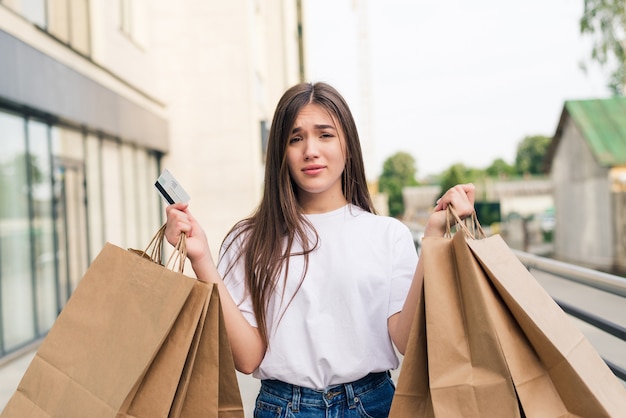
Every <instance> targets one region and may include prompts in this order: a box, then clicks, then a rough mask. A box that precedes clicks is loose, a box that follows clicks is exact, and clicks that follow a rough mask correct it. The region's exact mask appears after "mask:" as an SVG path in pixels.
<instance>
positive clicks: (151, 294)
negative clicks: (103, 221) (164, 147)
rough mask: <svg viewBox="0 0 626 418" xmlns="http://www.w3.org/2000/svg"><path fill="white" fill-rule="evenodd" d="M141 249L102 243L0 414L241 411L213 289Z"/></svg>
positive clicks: (138, 414)
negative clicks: (169, 266)
mask: <svg viewBox="0 0 626 418" xmlns="http://www.w3.org/2000/svg"><path fill="white" fill-rule="evenodd" d="M157 234H162V230H160V231H159V233H157ZM161 239H162V237H161ZM157 246H158V245H157ZM153 254H154V253H153ZM143 255H144V257H142V256H139V255H137V254H136V251H128V250H124V249H121V248H119V247H116V246H114V245H112V244H109V243H107V244H106V245H105V247H104V248H103V250H102V251H101V252H100V254H99V255H98V257H96V259H95V260H94V262H93V263H92V264H91V266H90V267H89V269H88V270H87V272H86V273H85V275H84V277H83V279H82V280H81V282H80V283H79V285H78V286H77V288H76V290H75V291H74V293H73V295H72V297H71V298H70V300H69V301H68V303H67V304H66V306H65V307H64V309H63V311H62V312H61V314H60V315H59V317H58V318H57V320H56V322H55V323H54V325H53V326H52V328H51V330H50V332H49V334H48V335H47V336H46V338H45V339H44V341H43V343H42V345H41V347H40V348H39V350H38V351H37V353H36V355H35V357H34V358H33V360H32V362H31V364H30V365H29V367H28V368H27V370H26V372H25V374H24V376H23V378H22V380H21V382H20V384H19V385H18V388H17V390H16V392H15V393H14V395H13V396H12V397H11V399H10V400H9V402H8V403H7V405H6V407H5V409H4V411H3V412H2V414H1V416H2V417H3V418H4V417H6V418H13V417H15V418H18V417H19V418H21V417H35V418H39V417H42V418H44V417H46V418H47V417H63V418H72V417H76V418H79V417H80V418H84V417H129V418H130V417H137V418H139V417H151V418H152V417H168V416H170V417H178V416H203V417H205V416H206V417H235V416H236V417H243V408H242V405H241V399H240V397H239V388H238V385H237V381H236V375H235V370H234V365H233V361H232V355H231V354H230V348H229V346H228V342H227V340H226V337H225V330H224V328H223V319H222V318H221V316H220V307H219V298H218V294H217V289H215V288H214V287H213V286H209V285H206V284H204V283H200V282H198V281H196V280H195V279H192V278H189V277H186V276H184V275H183V274H182V273H180V272H175V271H172V270H170V269H168V268H166V267H164V266H163V265H161V264H160V263H155V262H154V261H153V260H152V259H151V258H154V257H150V256H148V257H145V254H143ZM182 258H183V261H184V256H183V257H182ZM158 259H159V260H156V261H160V254H159V255H158ZM181 266H182V263H181ZM181 268H182V267H181ZM214 342H215V344H214ZM199 373H201V376H200V377H199V376H198V374H199ZM205 379H206V381H205ZM200 382H201V383H202V384H201V385H200ZM222 391H226V392H228V393H229V394H230V398H228V397H224V396H220V393H221V392H222ZM198 394H200V395H201V396H199V395H198ZM224 398H226V400H227V401H228V402H227V404H226V405H222V404H221V402H220V401H221V400H222V399H224ZM185 410H194V411H202V412H201V413H199V414H185Z"/></svg>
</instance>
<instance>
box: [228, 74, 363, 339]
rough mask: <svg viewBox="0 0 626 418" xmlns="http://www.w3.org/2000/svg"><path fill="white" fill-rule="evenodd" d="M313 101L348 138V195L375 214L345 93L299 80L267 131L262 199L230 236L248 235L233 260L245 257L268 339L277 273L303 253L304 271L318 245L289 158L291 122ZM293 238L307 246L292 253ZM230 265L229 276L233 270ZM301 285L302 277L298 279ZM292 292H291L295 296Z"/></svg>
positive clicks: (257, 312) (345, 188)
mask: <svg viewBox="0 0 626 418" xmlns="http://www.w3.org/2000/svg"><path fill="white" fill-rule="evenodd" d="M309 103H315V104H318V105H320V106H322V107H323V108H324V109H325V110H326V111H328V112H329V114H330V115H331V116H332V117H333V118H334V119H335V121H336V122H338V123H339V126H338V129H341V130H342V131H343V134H344V138H345V141H346V164H345V168H344V171H343V175H342V189H343V194H344V196H345V198H346V200H347V201H348V202H349V203H351V204H353V205H356V206H358V207H360V208H362V209H363V210H365V211H367V212H371V213H375V210H374V207H373V205H372V201H371V198H370V195H369V191H368V188H367V182H366V179H365V169H364V164H363V155H362V152H361V145H360V141H359V135H358V132H357V128H356V124H355V122H354V118H353V117H352V112H351V111H350V108H349V107H348V105H347V103H346V102H345V100H344V99H343V97H342V96H341V95H340V94H339V92H337V90H335V89H334V88H333V87H331V86H330V85H328V84H325V83H315V84H311V83H301V84H297V85H295V86H293V87H291V88H290V89H288V90H287V91H286V92H285V93H284V94H283V96H282V97H281V99H280V100H279V102H278V105H277V107H276V111H275V113H274V119H273V121H272V126H271V128H270V132H269V139H268V145H267V157H266V163H265V184H264V191H263V198H262V200H261V203H260V204H259V207H258V208H257V209H256V211H255V212H254V213H253V214H252V215H251V216H250V217H248V218H246V219H243V220H242V221H240V222H238V223H237V224H236V225H235V226H234V227H233V228H232V230H231V231H230V233H229V234H228V236H230V235H231V234H234V238H233V239H232V240H230V242H231V243H233V242H235V241H236V240H237V238H238V237H239V236H241V235H242V234H243V237H244V238H245V239H244V240H243V245H242V246H241V247H240V250H239V253H238V254H237V255H236V257H234V258H233V260H235V261H233V264H234V263H235V262H237V260H239V259H240V257H244V269H245V276H246V277H245V283H246V289H247V291H248V292H250V295H251V297H252V304H253V309H254V314H255V316H256V319H257V323H258V327H259V331H260V333H261V336H262V338H263V339H264V341H265V343H266V344H267V343H268V339H269V338H268V335H267V318H266V315H265V313H266V309H267V306H268V303H269V300H270V297H271V295H272V293H273V292H274V290H275V289H276V287H277V282H278V278H279V277H278V276H279V274H280V272H281V269H282V268H283V267H284V269H285V274H284V277H285V279H286V277H287V271H288V269H289V257H290V256H292V255H303V256H304V257H305V258H304V266H305V267H304V273H303V276H302V280H304V276H305V275H306V270H307V266H308V254H309V253H310V252H311V251H313V250H314V249H315V247H316V245H317V240H314V242H311V240H310V239H309V238H308V235H307V231H313V232H315V231H314V229H313V227H312V225H311V224H310V223H309V222H308V221H307V220H306V218H305V217H303V216H302V209H301V207H300V205H299V203H298V198H297V187H296V186H295V184H294V182H293V180H292V179H291V176H290V175H289V168H288V166H287V162H286V157H285V154H286V149H287V143H288V140H289V137H290V135H291V131H292V129H293V125H294V123H295V121H296V118H297V117H298V114H299V112H300V110H301V109H302V108H303V107H304V106H306V105H307V104H309ZM294 242H298V243H300V244H301V245H302V248H303V251H302V252H301V253H300V252H299V253H297V254H295V253H292V246H293V243H294ZM231 268H232V265H231V266H228V268H227V270H226V274H225V277H224V278H226V276H227V275H228V272H229V271H230V270H231ZM300 284H302V282H300ZM292 297H293V296H292Z"/></svg>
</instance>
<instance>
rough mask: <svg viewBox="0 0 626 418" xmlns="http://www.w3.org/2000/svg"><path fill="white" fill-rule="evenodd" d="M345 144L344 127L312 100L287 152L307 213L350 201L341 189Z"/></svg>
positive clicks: (333, 207)
mask: <svg viewBox="0 0 626 418" xmlns="http://www.w3.org/2000/svg"><path fill="white" fill-rule="evenodd" d="M345 144H346V141H345V137H344V133H343V130H342V129H341V127H340V126H339V124H338V123H337V122H336V120H335V118H333V117H331V115H330V114H329V113H328V112H327V111H326V110H325V109H324V108H323V107H321V106H320V105H318V104H314V103H309V104H308V105H306V106H304V107H303V108H302V109H301V110H300V113H299V114H298V117H297V118H296V121H295V123H294V125H293V128H292V130H291V135H290V137H289V140H288V141H287V151H286V153H287V165H288V166H289V173H290V175H291V178H292V179H293V181H294V182H295V184H296V185H297V187H298V189H299V193H298V197H299V203H300V205H301V206H302V208H303V209H304V210H305V212H308V213H314V212H317V211H320V212H324V211H329V210H333V209H338V208H340V207H341V206H344V205H345V204H346V199H345V197H344V195H343V191H342V188H341V177H342V173H343V170H344V168H345V164H346V157H345V155H346V145H345Z"/></svg>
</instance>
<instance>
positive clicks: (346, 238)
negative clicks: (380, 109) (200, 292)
mask: <svg viewBox="0 0 626 418" xmlns="http://www.w3.org/2000/svg"><path fill="white" fill-rule="evenodd" d="M450 204H451V205H453V206H454V208H455V209H456V211H457V213H459V214H460V215H461V216H462V217H464V216H467V215H470V214H471V213H472V211H473V209H474V207H473V204H474V187H473V185H471V184H466V185H458V186H455V187H454V188H452V189H450V190H448V191H446V193H445V194H444V195H443V196H442V197H441V199H440V200H439V201H438V203H437V205H436V207H435V208H434V211H433V213H432V215H431V216H430V218H429V220H428V223H427V226H426V230H425V234H424V235H425V236H442V235H443V234H444V231H445V227H446V222H447V220H446V216H445V211H444V210H443V209H445V208H446V207H447V205H450ZM181 233H185V234H186V236H187V242H186V243H187V255H188V258H189V259H190V261H191V264H192V267H193V269H194V271H195V273H196V276H197V278H198V279H199V280H202V281H206V282H212V283H215V284H216V285H217V287H218V290H219V293H220V298H221V303H222V309H223V312H224V318H225V321H226V328H227V331H228V336H229V340H230V344H231V348H232V352H233V357H234V359H235V366H236V368H237V369H238V370H239V371H241V372H243V373H254V376H256V377H258V378H259V379H261V390H260V393H259V396H258V398H257V403H256V408H255V417H286V416H289V417H291V416H296V417H326V416H333V417H362V416H365V417H368V416H369V417H385V416H387V415H388V412H389V408H390V406H391V400H392V397H393V394H394V385H393V382H392V381H391V379H390V377H389V372H388V371H389V370H390V369H394V368H397V367H398V364H399V361H398V358H397V356H396V353H395V351H394V344H395V346H396V348H397V349H398V351H399V352H401V353H403V352H404V349H405V347H406V344H407V339H408V334H409V330H410V327H411V322H412V320H413V317H414V314H415V307H416V305H417V303H418V298H419V294H420V290H421V286H422V281H423V270H422V267H421V263H418V257H417V254H416V251H415V246H414V244H413V240H412V236H411V234H410V232H409V230H408V228H407V227H406V226H405V225H404V224H402V223H401V222H400V221H398V220H396V219H393V218H390V217H385V216H378V215H376V214H375V211H374V208H373V206H372V202H371V199H370V195H369V192H368V189H367V184H366V180H365V172H364V167H363V158H362V154H361V147H360V143H359V137H358V133H357V129H356V126H355V123H354V119H353V117H352V114H351V112H350V110H349V108H348V106H347V104H346V102H345V101H344V99H343V98H342V97H341V95H340V94H339V93H338V92H337V91H336V90H335V89H334V88H332V87H331V86H329V85H327V84H324V83H316V84H309V83H302V84H298V85H296V86H294V87H292V88H290V89H289V90H287V91H286V92H285V94H284V95H283V97H282V98H281V99H280V101H279V103H278V106H277V108H276V112H275V114H274V119H273V122H272V127H271V130H270V135H269V142H268V150H267V161H266V171H265V185H264V193H263V198H262V201H261V203H260V205H259V206H258V208H257V209H256V211H255V212H254V213H253V214H252V215H251V216H250V217H249V218H246V219H244V220H242V221H240V222H239V223H237V224H236V225H235V226H234V227H233V228H232V230H231V231H230V233H229V234H228V235H227V237H226V239H225V240H224V242H223V244H222V247H221V251H220V259H219V266H216V264H215V263H214V260H213V258H212V256H211V252H210V249H209V245H208V243H207V239H206V235H205V234H204V232H203V230H202V228H201V227H200V226H199V225H198V223H197V221H196V220H195V219H194V217H193V216H192V215H191V213H190V211H189V208H188V206H187V205H186V204H175V205H171V206H169V207H168V208H167V228H166V238H167V240H168V241H169V242H170V243H171V244H172V245H175V244H176V243H177V242H178V240H179V238H180V234H181Z"/></svg>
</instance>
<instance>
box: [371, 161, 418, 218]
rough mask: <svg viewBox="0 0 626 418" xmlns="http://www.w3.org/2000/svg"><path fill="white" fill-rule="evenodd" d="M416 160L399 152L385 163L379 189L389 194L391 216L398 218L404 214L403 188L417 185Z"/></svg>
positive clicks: (379, 180)
mask: <svg viewBox="0 0 626 418" xmlns="http://www.w3.org/2000/svg"><path fill="white" fill-rule="evenodd" d="M416 173H417V169H416V167H415V159H414V158H413V157H412V156H411V155H410V154H408V153H406V152H397V153H395V154H394V155H392V156H391V157H389V158H387V159H386V160H385V162H384V163H383V172H382V174H381V175H380V178H379V179H378V189H379V191H380V192H383V193H387V196H388V205H389V214H390V215H391V216H394V217H397V216H401V215H402V214H403V213H404V200H403V199H402V188H403V187H407V186H415V185H417V180H415V175H416Z"/></svg>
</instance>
